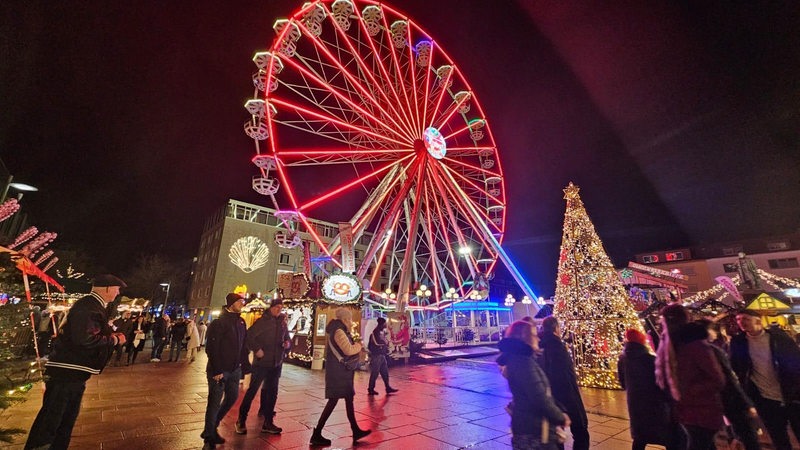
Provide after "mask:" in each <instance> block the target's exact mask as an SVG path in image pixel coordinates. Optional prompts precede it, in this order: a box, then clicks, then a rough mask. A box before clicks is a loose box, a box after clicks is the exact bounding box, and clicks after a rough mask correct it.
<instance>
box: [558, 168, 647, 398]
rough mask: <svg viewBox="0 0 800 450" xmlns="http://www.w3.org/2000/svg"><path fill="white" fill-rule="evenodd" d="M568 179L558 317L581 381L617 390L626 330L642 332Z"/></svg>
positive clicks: (582, 384) (559, 266)
mask: <svg viewBox="0 0 800 450" xmlns="http://www.w3.org/2000/svg"><path fill="white" fill-rule="evenodd" d="M579 190H580V188H578V187H577V186H575V185H574V184H572V183H570V184H569V186H567V188H566V189H564V194H565V195H564V199H565V200H566V203H567V208H566V212H565V214H564V230H563V235H562V240H561V252H560V255H559V262H558V275H557V278H556V295H555V308H554V313H553V314H554V316H555V317H556V318H558V320H559V322H560V323H561V325H562V328H563V329H562V337H563V338H564V339H565V340H566V341H567V342H569V343H570V347H571V351H572V356H573V360H574V361H575V369H576V371H577V376H578V383H579V384H580V385H581V386H586V387H598V388H606V389H619V388H620V387H621V386H620V384H619V381H618V379H617V360H618V358H619V355H620V354H621V353H622V350H623V339H622V337H623V335H624V333H625V330H627V329H629V328H635V329H637V330H640V331H643V328H642V325H641V323H640V321H639V318H638V317H637V315H636V312H635V311H634V309H633V307H632V305H631V303H630V301H629V300H628V293H627V291H626V290H625V287H624V286H623V284H622V281H621V280H620V278H619V275H618V274H617V272H616V270H615V269H614V265H613V264H612V263H611V259H610V258H609V257H608V255H607V254H606V251H605V249H604V248H603V243H602V241H601V240H600V238H599V237H598V235H597V232H596V231H595V229H594V225H593V224H592V221H591V220H590V219H589V216H588V214H587V213H586V209H585V208H584V206H583V202H582V201H581V198H580V196H579V194H578V192H579Z"/></svg>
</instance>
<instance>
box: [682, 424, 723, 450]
mask: <svg viewBox="0 0 800 450" xmlns="http://www.w3.org/2000/svg"><path fill="white" fill-rule="evenodd" d="M684 427H685V428H686V432H687V433H689V447H687V448H688V450H715V449H716V448H717V447H716V444H715V443H714V435H715V434H717V430H711V429H708V428H703V427H698V426H694V425H684Z"/></svg>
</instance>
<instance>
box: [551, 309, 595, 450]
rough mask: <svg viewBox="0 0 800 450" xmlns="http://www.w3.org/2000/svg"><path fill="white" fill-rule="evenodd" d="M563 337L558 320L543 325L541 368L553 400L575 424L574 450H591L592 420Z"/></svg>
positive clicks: (573, 432)
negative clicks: (545, 375)
mask: <svg viewBox="0 0 800 450" xmlns="http://www.w3.org/2000/svg"><path fill="white" fill-rule="evenodd" d="M559 334H560V329H559V326H558V320H557V319H556V318H555V317H553V316H550V317H547V318H546V319H544V320H543V321H542V337H541V341H540V342H539V347H541V349H542V351H543V353H542V355H541V356H540V358H539V361H540V364H539V365H540V366H541V367H542V369H543V370H544V372H545V373H546V374H547V378H548V379H549V380H550V385H551V388H552V390H553V397H554V398H555V399H556V401H557V402H558V403H559V404H560V405H561V407H562V408H564V410H565V411H566V412H567V415H568V416H569V419H570V421H571V422H572V423H571V424H570V431H571V432H572V438H573V440H574V443H573V445H572V448H573V450H588V449H589V429H588V428H589V418H588V417H586V409H585V408H584V406H583V399H581V391H580V389H579V388H578V379H577V376H576V375H575V366H574V365H573V363H572V358H570V356H569V351H567V347H566V346H565V345H564V343H563V342H562V341H561V338H560V337H559Z"/></svg>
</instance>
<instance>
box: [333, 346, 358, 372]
mask: <svg viewBox="0 0 800 450" xmlns="http://www.w3.org/2000/svg"><path fill="white" fill-rule="evenodd" d="M328 347H330V349H331V352H333V357H334V358H336V360H337V361H339V363H341V364H342V365H343V366H344V368H345V369H347V370H348V371H356V370H358V369H359V368H360V367H361V358H360V357H359V355H358V353H356V354H355V355H350V356H347V357H344V356H342V354H341V353H339V350H336V347H335V346H334V345H333V343H332V342H331V339H330V338H328Z"/></svg>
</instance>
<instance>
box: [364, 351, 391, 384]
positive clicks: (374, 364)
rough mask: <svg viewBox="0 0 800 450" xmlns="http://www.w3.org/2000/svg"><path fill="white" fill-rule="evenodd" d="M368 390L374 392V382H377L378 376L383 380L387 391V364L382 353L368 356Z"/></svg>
mask: <svg viewBox="0 0 800 450" xmlns="http://www.w3.org/2000/svg"><path fill="white" fill-rule="evenodd" d="M369 360H370V362H369V368H370V373H369V390H370V391H374V390H375V382H376V381H378V374H380V376H381V378H382V379H383V384H384V386H386V389H389V364H388V363H387V362H386V355H384V354H383V353H370V354H369Z"/></svg>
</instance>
